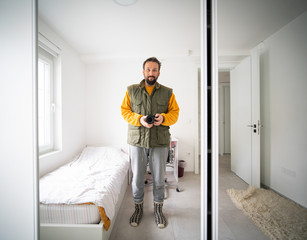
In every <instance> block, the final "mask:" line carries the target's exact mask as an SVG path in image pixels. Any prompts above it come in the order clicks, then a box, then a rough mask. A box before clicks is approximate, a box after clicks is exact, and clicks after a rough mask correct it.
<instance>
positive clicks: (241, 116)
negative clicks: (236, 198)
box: [230, 50, 261, 187]
mask: <svg viewBox="0 0 307 240" xmlns="http://www.w3.org/2000/svg"><path fill="white" fill-rule="evenodd" d="M230 91H231V94H230V95H231V170H232V171H233V172H234V173H236V174H237V175H238V176H239V177H240V178H242V179H243V180H244V181H245V182H246V183H248V184H250V185H253V186H255V187H260V126H261V124H260V100H259V99H260V97H259V94H260V92H259V57H258V53H257V50H253V51H252V52H251V56H248V57H246V58H245V59H244V60H243V61H242V62H241V63H240V64H239V65H238V66H237V67H236V68H235V69H233V70H232V71H231V72H230Z"/></svg>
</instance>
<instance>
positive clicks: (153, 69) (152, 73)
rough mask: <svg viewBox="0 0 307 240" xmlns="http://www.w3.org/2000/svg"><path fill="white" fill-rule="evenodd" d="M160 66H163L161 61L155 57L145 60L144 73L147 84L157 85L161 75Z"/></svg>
mask: <svg viewBox="0 0 307 240" xmlns="http://www.w3.org/2000/svg"><path fill="white" fill-rule="evenodd" d="M160 67H161V63H160V61H159V60H158V59H157V58H155V57H151V58H148V59H146V60H145V61H144V63H143V75H144V78H145V83H146V85H147V86H153V85H155V83H156V81H157V80H158V77H159V75H160Z"/></svg>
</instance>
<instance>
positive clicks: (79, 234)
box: [40, 171, 130, 240]
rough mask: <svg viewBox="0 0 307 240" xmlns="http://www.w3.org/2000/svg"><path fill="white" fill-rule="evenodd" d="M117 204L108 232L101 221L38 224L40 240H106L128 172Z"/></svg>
mask: <svg viewBox="0 0 307 240" xmlns="http://www.w3.org/2000/svg"><path fill="white" fill-rule="evenodd" d="M125 179H126V180H124V182H123V184H122V187H121V190H120V194H119V196H118V200H117V203H116V205H115V215H114V217H113V219H111V225H110V228H109V230H108V231H106V230H105V228H104V227H103V223H102V221H100V223H99V224H49V223H48V224H47V223H46V224H40V240H84V239H86V240H108V239H109V237H110V235H111V232H112V229H113V226H114V223H115V220H116V217H117V214H118V211H119V208H120V206H121V204H122V201H123V199H124V196H125V193H126V190H127V186H128V184H129V183H130V181H129V171H127V174H126V177H125Z"/></svg>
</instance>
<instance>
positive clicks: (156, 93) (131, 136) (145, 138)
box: [128, 80, 173, 148]
mask: <svg viewBox="0 0 307 240" xmlns="http://www.w3.org/2000/svg"><path fill="white" fill-rule="evenodd" d="M172 92H173V90H172V89H170V88H167V87H165V86H163V85H161V84H159V83H158V82H156V84H155V88H154V90H153V91H152V93H151V95H150V96H149V94H148V93H147V91H146V89H145V80H143V81H141V82H140V84H134V85H131V86H129V87H128V93H129V96H130V102H131V109H132V111H133V112H135V113H138V114H141V115H144V116H147V115H149V114H156V113H167V111H168V104H169V100H170V98H171V96H172ZM169 141H170V132H169V127H168V126H162V125H160V126H153V127H152V128H146V127H144V126H133V125H131V124H128V144H130V145H133V146H137V147H144V148H153V147H168V146H169Z"/></svg>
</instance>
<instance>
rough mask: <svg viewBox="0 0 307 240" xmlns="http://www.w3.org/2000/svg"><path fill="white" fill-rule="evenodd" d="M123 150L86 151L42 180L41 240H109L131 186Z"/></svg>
mask: <svg viewBox="0 0 307 240" xmlns="http://www.w3.org/2000/svg"><path fill="white" fill-rule="evenodd" d="M128 174H129V158H128V154H127V153H126V152H124V151H123V150H121V149H118V148H113V147H86V148H84V149H83V151H82V152H81V154H80V156H78V157H77V158H76V159H74V160H73V161H71V162H69V163H68V164H65V165H64V166H62V167H60V168H58V169H57V170H55V171H53V172H51V173H49V174H47V175H45V176H43V177H42V178H41V179H40V226H41V227H40V239H41V240H51V239H57V240H59V239H65V240H69V239H74V240H78V239H80V240H81V239H89V240H107V239H108V238H109V236H110V234H111V231H112V228H113V226H114V222H115V219H116V216H117V212H118V210H119V208H120V205H121V202H122V200H123V197H124V194H125V192H126V189H127V185H128Z"/></svg>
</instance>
